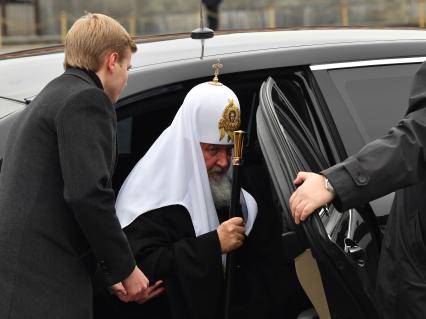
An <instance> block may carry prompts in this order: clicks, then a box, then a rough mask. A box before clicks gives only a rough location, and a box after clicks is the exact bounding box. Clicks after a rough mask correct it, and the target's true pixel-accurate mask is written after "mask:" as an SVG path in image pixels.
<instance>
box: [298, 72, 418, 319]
mask: <svg viewBox="0 0 426 319" xmlns="http://www.w3.org/2000/svg"><path fill="white" fill-rule="evenodd" d="M425 84H426V64H423V65H422V66H421V68H420V70H419V71H418V72H417V74H416V76H415V79H414V83H413V87H412V91H411V94H410V100H409V108H408V111H407V114H406V116H405V118H403V119H402V120H401V121H400V122H399V123H398V124H397V126H395V127H393V128H392V129H391V130H390V131H389V133H388V134H387V135H385V136H383V137H382V138H379V139H377V140H375V141H372V142H371V143H369V144H367V145H366V146H365V147H364V148H363V149H362V150H360V151H359V152H358V153H357V154H355V155H353V156H351V157H349V158H348V159H346V160H345V161H343V162H342V163H339V164H336V165H335V166H333V167H331V168H328V169H326V170H324V171H323V172H322V175H319V174H314V173H307V172H300V173H299V174H298V176H297V178H296V180H295V181H294V183H295V184H296V185H300V186H299V187H298V189H297V190H296V191H295V192H294V193H293V195H292V196H291V197H290V206H291V210H292V213H293V216H294V218H295V221H296V223H300V222H301V221H303V220H305V219H306V218H307V217H308V216H309V215H310V214H311V213H312V212H314V211H315V209H317V208H319V207H321V206H323V205H325V204H326V203H329V202H331V201H332V202H333V204H334V206H335V207H336V208H337V209H338V210H340V211H344V210H347V209H349V208H352V207H354V206H358V205H360V204H363V203H366V202H368V201H371V200H373V199H376V198H378V197H380V196H383V195H385V194H388V193H391V192H393V191H396V193H395V199H394V202H393V206H392V210H391V212H390V215H389V219H388V222H387V226H386V232H385V236H384V239H383V243H382V250H381V256H380V262H379V269H378V272H377V274H378V276H377V301H378V308H379V312H380V313H381V316H382V318H384V319H393V318H395V319H416V318H417V319H421V318H424V317H425V314H426V245H425V243H426V241H425V239H426V148H425V146H426V87H425Z"/></svg>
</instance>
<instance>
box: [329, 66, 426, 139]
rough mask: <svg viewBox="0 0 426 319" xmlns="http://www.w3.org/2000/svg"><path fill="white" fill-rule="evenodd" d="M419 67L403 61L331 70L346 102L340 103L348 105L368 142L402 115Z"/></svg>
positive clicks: (387, 128)
mask: <svg viewBox="0 0 426 319" xmlns="http://www.w3.org/2000/svg"><path fill="white" fill-rule="evenodd" d="M418 68H419V65H418V64H400V65H385V66H375V67H362V68H350V69H337V70H330V71H329V74H330V77H331V79H332V81H333V82H334V84H335V86H336V88H337V90H338V92H339V93H340V95H341V97H342V98H343V100H344V102H345V104H344V105H341V106H340V107H346V108H347V109H348V111H349V113H350V115H351V117H352V118H353V120H354V122H355V123H356V125H357V127H358V129H359V131H360V134H361V135H362V137H363V138H364V142H365V143H367V142H369V141H371V140H373V139H376V138H378V137H380V136H382V135H384V134H386V133H387V131H388V130H389V128H391V127H392V126H394V125H395V124H396V123H397V122H398V120H399V119H401V118H402V117H403V115H404V113H405V111H406V109H407V105H408V104H407V103H408V97H409V92H410V88H411V82H412V80H413V76H414V74H415V72H416V71H417V69H418ZM336 124H337V125H338V127H339V124H340V125H344V123H336ZM339 130H340V127H339ZM344 142H345V141H344Z"/></svg>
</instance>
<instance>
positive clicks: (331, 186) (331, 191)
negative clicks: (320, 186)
mask: <svg viewBox="0 0 426 319" xmlns="http://www.w3.org/2000/svg"><path fill="white" fill-rule="evenodd" d="M325 189H326V190H328V191H329V192H330V193H332V194H333V195H334V187H333V185H331V183H330V181H329V180H328V178H327V177H326V178H325Z"/></svg>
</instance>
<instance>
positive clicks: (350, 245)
mask: <svg viewBox="0 0 426 319" xmlns="http://www.w3.org/2000/svg"><path fill="white" fill-rule="evenodd" d="M345 253H347V254H349V255H350V256H351V258H352V259H353V261H355V262H356V263H357V264H358V265H359V266H361V267H363V266H364V265H365V250H364V248H362V247H360V246H358V245H357V243H356V242H355V241H354V240H353V239H351V238H348V237H346V238H345Z"/></svg>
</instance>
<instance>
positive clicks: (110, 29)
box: [64, 13, 137, 72]
mask: <svg viewBox="0 0 426 319" xmlns="http://www.w3.org/2000/svg"><path fill="white" fill-rule="evenodd" d="M129 49H130V51H131V52H132V53H134V52H136V50H137V47H136V44H135V42H134V41H133V40H132V39H131V37H130V35H129V33H127V31H126V29H124V28H123V27H122V25H121V24H120V23H118V22H117V21H116V20H114V19H113V18H110V17H108V16H106V15H103V14H100V13H88V14H86V15H84V16H83V17H81V18H80V19H78V20H77V21H76V22H75V23H74V24H73V25H72V27H71V29H70V30H69V31H68V33H67V36H66V38H65V60H64V67H65V69H67V68H70V67H75V68H81V69H86V70H90V71H94V72H97V71H98V70H99V69H100V67H101V65H102V62H103V59H104V57H105V56H106V55H107V54H109V53H112V52H117V53H118V55H119V59H120V60H122V59H123V58H125V57H126V55H127V54H128V50H129ZM120 60H119V61H120Z"/></svg>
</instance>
